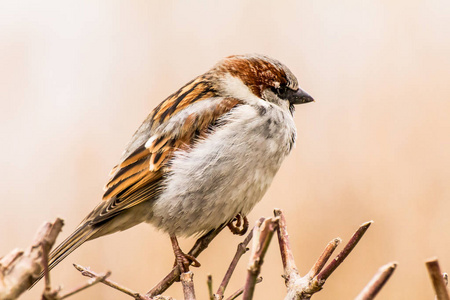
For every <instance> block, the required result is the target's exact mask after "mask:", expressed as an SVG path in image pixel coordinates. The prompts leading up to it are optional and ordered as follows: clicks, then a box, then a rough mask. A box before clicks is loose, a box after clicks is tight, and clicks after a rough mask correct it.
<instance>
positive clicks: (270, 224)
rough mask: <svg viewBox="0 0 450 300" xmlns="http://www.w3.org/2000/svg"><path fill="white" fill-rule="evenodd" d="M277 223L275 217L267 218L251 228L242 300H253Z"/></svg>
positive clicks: (277, 220) (277, 219)
mask: <svg viewBox="0 0 450 300" xmlns="http://www.w3.org/2000/svg"><path fill="white" fill-rule="evenodd" d="M278 222H279V218H277V217H275V218H267V219H265V220H264V221H263V222H261V220H258V221H257V224H256V226H255V227H254V228H253V235H254V239H253V246H252V253H251V255H250V261H249V264H248V267H247V271H248V273H247V280H246V282H245V287H244V295H243V297H242V298H243V300H250V299H253V293H254V291H255V285H256V281H257V278H258V275H259V273H260V272H261V266H262V264H263V261H264V256H265V254H266V252H267V249H268V248H269V244H270V241H271V239H272V236H273V234H274V232H275V230H276V229H277V228H278Z"/></svg>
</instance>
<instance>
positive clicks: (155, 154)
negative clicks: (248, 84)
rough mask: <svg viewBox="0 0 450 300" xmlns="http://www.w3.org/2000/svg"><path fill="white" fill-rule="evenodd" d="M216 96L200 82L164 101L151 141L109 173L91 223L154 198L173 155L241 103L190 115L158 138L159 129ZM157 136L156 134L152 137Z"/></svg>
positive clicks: (226, 101) (221, 103)
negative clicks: (179, 114)
mask: <svg viewBox="0 0 450 300" xmlns="http://www.w3.org/2000/svg"><path fill="white" fill-rule="evenodd" d="M214 96H215V92H214V91H213V90H212V89H211V88H210V87H209V85H208V83H205V81H202V80H201V78H200V79H199V78H197V79H196V80H194V81H192V82H190V83H188V84H187V85H186V86H185V87H183V88H182V89H180V91H178V92H177V93H175V94H173V95H172V96H170V97H169V98H167V99H166V100H165V101H164V102H163V103H161V104H160V105H159V106H158V107H157V108H155V110H154V111H153V112H152V114H151V116H152V117H151V118H150V122H151V124H152V125H151V126H150V128H149V130H152V132H154V133H153V134H150V140H151V142H150V141H145V142H144V143H142V144H141V145H140V146H138V147H137V148H136V149H135V150H134V151H133V152H131V153H130V154H129V155H128V156H127V157H126V158H125V159H123V161H122V162H121V163H119V164H118V165H117V166H115V167H114V168H113V170H112V171H111V178H110V180H109V181H108V183H107V184H106V186H105V193H104V196H103V200H105V201H106V202H108V203H105V204H104V205H101V207H100V206H99V207H98V209H99V210H98V211H97V212H96V213H95V215H96V216H95V217H94V216H93V215H91V217H94V220H95V221H94V222H95V223H98V222H102V221H104V220H106V219H108V218H110V217H112V216H114V215H116V214H117V213H118V212H120V211H122V210H124V209H127V208H130V207H133V206H135V205H137V204H139V203H141V202H143V201H145V200H147V199H151V198H153V197H155V196H156V195H157V194H158V193H159V191H160V181H161V179H162V177H163V175H164V174H165V173H166V172H168V171H169V170H170V166H169V164H168V162H169V161H170V159H171V158H172V157H173V155H174V153H175V151H177V150H180V149H188V148H189V147H192V146H193V145H194V143H195V141H196V140H197V139H198V138H200V137H205V136H206V135H207V132H208V130H209V128H210V127H211V126H213V125H214V124H215V123H216V121H217V120H218V119H219V118H220V117H221V116H223V115H224V114H226V113H227V112H229V111H230V110H231V109H232V108H233V107H235V106H236V105H238V104H239V103H240V101H239V100H237V99H233V98H225V99H221V100H220V101H218V102H217V105H215V107H213V109H211V108H209V109H208V110H207V111H206V110H205V111H201V112H198V113H192V114H190V115H188V116H187V117H186V119H185V120H184V123H183V124H182V126H178V127H177V130H176V131H174V132H168V133H167V132H166V133H165V134H163V135H158V133H157V128H158V125H161V124H164V123H165V122H170V119H171V118H172V117H173V116H175V115H176V114H177V113H178V112H180V111H182V110H183V109H184V108H186V107H187V106H189V105H190V104H192V103H193V102H195V101H202V100H206V99H209V98H211V97H214ZM155 132H156V133H155Z"/></svg>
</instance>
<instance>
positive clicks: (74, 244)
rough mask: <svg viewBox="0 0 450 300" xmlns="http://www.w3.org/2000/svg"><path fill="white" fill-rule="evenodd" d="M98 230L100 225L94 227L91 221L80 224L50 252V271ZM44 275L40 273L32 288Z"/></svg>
mask: <svg viewBox="0 0 450 300" xmlns="http://www.w3.org/2000/svg"><path fill="white" fill-rule="evenodd" d="M98 230H99V228H98V227H93V226H92V225H91V224H89V222H85V223H83V224H80V226H78V228H77V229H76V230H75V231H74V232H73V233H72V234H71V235H70V236H69V237H68V238H66V239H65V240H64V241H63V242H62V243H61V244H59V246H58V247H56V249H54V250H53V251H52V252H51V253H50V254H49V262H48V271H50V270H51V269H53V268H54V267H55V266H56V265H57V264H58V263H60V262H61V261H62V260H63V259H64V258H66V257H67V256H68V255H69V254H70V253H72V252H73V251H74V250H75V249H77V248H78V247H80V246H81V245H82V244H83V243H84V242H86V241H87V240H89V238H90V237H92V235H94V234H95V233H96V232H97V231H98ZM42 277H44V271H42V272H41V274H39V276H38V277H37V278H36V279H35V281H34V282H33V284H32V285H31V286H30V289H31V288H32V287H33V286H34V285H35V284H36V283H37V282H38V281H39V280H41V279H42Z"/></svg>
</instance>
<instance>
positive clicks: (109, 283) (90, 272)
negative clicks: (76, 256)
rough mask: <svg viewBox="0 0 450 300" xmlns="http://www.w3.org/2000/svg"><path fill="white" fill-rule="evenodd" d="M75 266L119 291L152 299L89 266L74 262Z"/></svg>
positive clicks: (134, 296)
mask: <svg viewBox="0 0 450 300" xmlns="http://www.w3.org/2000/svg"><path fill="white" fill-rule="evenodd" d="M73 266H74V267H75V269H77V270H78V271H79V272H81V275H83V276H86V277H89V278H100V279H99V281H100V282H101V283H103V284H106V285H107V286H109V287H112V288H114V289H116V290H118V291H121V292H122V293H125V294H127V295H129V296H131V297H133V298H135V299H138V300H150V299H151V298H150V297H147V296H145V295H142V294H140V293H138V292H135V291H133V290H131V289H129V288H127V287H124V286H122V285H120V284H118V283H117V282H114V281H111V280H109V279H106V278H101V277H102V275H99V274H97V273H95V272H94V271H92V270H90V269H88V268H85V267H83V266H80V265H77V264H73Z"/></svg>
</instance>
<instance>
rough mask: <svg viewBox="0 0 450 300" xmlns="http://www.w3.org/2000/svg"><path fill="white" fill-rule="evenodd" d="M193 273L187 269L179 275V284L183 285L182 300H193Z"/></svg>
mask: <svg viewBox="0 0 450 300" xmlns="http://www.w3.org/2000/svg"><path fill="white" fill-rule="evenodd" d="M193 279H194V273H192V272H191V271H188V272H186V273H183V274H181V275H180V280H181V284H182V285H183V294H184V300H195V290H194V280H193Z"/></svg>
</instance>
